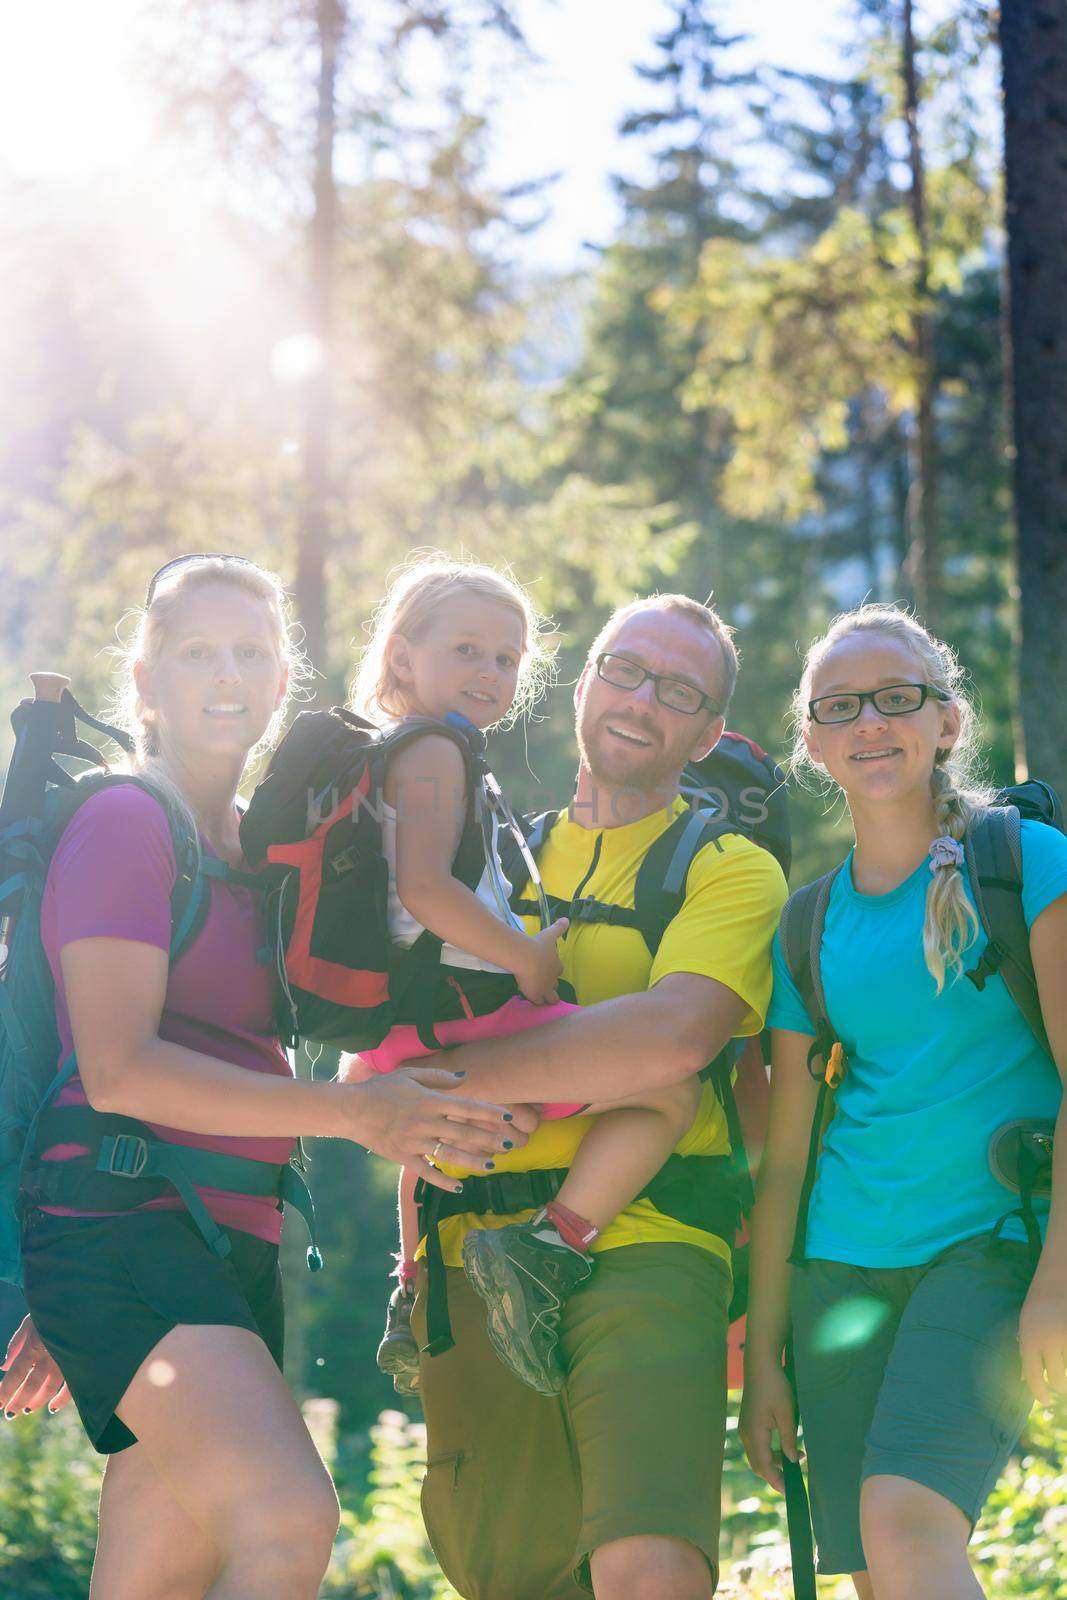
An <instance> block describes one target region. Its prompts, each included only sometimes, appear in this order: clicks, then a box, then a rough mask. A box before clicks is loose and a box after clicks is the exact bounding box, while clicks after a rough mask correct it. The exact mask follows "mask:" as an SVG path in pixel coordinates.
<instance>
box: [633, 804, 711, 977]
mask: <svg viewBox="0 0 1067 1600" xmlns="http://www.w3.org/2000/svg"><path fill="white" fill-rule="evenodd" d="M733 831H734V829H733V828H732V826H731V824H730V823H729V822H728V821H727V820H726V819H725V818H720V817H714V816H712V815H710V814H709V813H708V812H706V811H683V812H682V813H681V815H680V816H677V817H675V819H674V821H673V822H672V823H671V825H670V827H669V828H666V829H664V831H663V833H661V834H660V836H659V838H658V839H656V840H655V842H654V843H653V844H652V845H651V847H650V848H649V850H648V852H647V854H646V855H645V859H644V860H643V861H642V863H641V865H640V867H639V868H638V872H637V877H636V879H635V880H634V911H635V913H636V922H637V926H638V928H639V929H640V932H641V935H642V937H643V938H644V941H645V943H646V944H647V945H648V948H649V950H650V952H651V953H652V955H653V956H654V955H655V954H656V951H657V950H658V949H659V947H660V944H661V943H662V941H663V935H664V934H665V933H666V931H667V929H668V927H669V926H670V923H671V922H672V920H673V919H674V918H675V917H676V916H677V915H678V913H679V911H680V910H681V909H682V906H683V905H684V903H685V890H686V883H687V881H688V878H689V869H690V867H691V866H692V865H693V862H694V861H695V860H696V857H697V856H698V855H699V853H700V851H701V850H703V848H704V846H705V845H707V844H714V846H715V847H716V849H717V850H720V851H721V850H722V845H721V844H720V843H719V840H720V839H721V838H722V836H723V834H725V833H731V832H733Z"/></svg>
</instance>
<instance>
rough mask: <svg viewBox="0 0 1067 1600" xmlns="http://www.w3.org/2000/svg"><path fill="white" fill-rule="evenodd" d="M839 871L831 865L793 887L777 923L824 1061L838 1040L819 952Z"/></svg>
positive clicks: (816, 1046) (783, 946)
mask: <svg viewBox="0 0 1067 1600" xmlns="http://www.w3.org/2000/svg"><path fill="white" fill-rule="evenodd" d="M840 871H841V868H840V866H837V867H834V869H833V870H832V871H831V872H827V873H824V874H823V876H822V877H821V878H816V879H815V881H814V882H813V883H806V884H805V885H804V886H803V888H801V889H795V890H794V891H793V893H792V894H791V895H790V896H789V899H788V900H787V901H786V903H785V905H784V906H783V908H782V918H781V922H780V923H779V927H778V932H779V937H780V939H781V943H782V955H783V956H784V957H785V964H786V966H787V967H788V968H789V975H790V977H791V978H792V980H793V982H794V983H795V984H796V986H797V989H798V991H799V993H800V998H801V999H802V1000H803V1002H804V1006H805V1008H806V1010H807V1013H808V1016H809V1017H810V1018H811V1026H812V1033H813V1034H814V1035H815V1049H816V1052H817V1053H818V1054H819V1055H820V1056H822V1058H823V1060H824V1061H825V1060H826V1058H827V1053H828V1051H829V1050H830V1049H831V1048H832V1046H833V1045H834V1044H835V1043H836V1042H837V1034H836V1033H835V1032H834V1028H833V1024H832V1023H831V1021H830V1018H829V1017H828V1016H827V1013H826V996H825V994H824V993H823V983H822V966H821V961H820V954H821V951H822V935H823V928H824V927H825V925H826V909H827V907H828V905H829V904H830V894H831V891H832V890H833V886H834V880H835V879H836V877H837V875H838V873H839V872H840Z"/></svg>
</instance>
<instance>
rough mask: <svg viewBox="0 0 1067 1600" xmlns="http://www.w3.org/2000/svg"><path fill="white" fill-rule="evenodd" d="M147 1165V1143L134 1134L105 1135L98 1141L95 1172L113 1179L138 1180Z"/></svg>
mask: <svg viewBox="0 0 1067 1600" xmlns="http://www.w3.org/2000/svg"><path fill="white" fill-rule="evenodd" d="M147 1165H148V1141H147V1140H146V1139H142V1138H141V1137H140V1136H139V1135H138V1134H135V1133H117V1134H111V1133H109V1134H105V1136H104V1137H103V1138H102V1139H101V1141H100V1154H99V1156H98V1158H97V1163H96V1170H97V1172H110V1173H111V1175H112V1176H113V1177H115V1178H139V1177H140V1176H141V1175H142V1173H143V1172H144V1170H145V1168H146V1167H147Z"/></svg>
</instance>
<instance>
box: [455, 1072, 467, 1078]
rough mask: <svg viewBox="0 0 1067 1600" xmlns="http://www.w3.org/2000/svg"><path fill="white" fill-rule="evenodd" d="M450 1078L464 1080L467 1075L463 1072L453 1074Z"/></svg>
mask: <svg viewBox="0 0 1067 1600" xmlns="http://www.w3.org/2000/svg"><path fill="white" fill-rule="evenodd" d="M452 1076H453V1077H454V1078H465V1077H466V1076H467V1074H466V1073H465V1072H454V1073H453V1074H452Z"/></svg>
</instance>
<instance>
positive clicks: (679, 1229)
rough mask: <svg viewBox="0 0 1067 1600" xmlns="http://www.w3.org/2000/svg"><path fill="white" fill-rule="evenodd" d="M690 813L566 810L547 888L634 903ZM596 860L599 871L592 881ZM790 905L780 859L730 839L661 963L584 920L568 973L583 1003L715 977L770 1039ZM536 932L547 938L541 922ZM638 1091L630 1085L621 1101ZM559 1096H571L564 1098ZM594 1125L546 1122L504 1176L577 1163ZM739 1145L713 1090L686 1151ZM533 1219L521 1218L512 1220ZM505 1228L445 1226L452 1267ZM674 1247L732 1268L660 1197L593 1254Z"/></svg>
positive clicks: (545, 871)
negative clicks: (577, 813)
mask: <svg viewBox="0 0 1067 1600" xmlns="http://www.w3.org/2000/svg"><path fill="white" fill-rule="evenodd" d="M685 806H686V803H685V801H684V800H682V799H681V798H678V799H677V800H676V801H675V802H674V804H673V805H672V806H671V807H670V808H669V809H666V808H665V809H663V810H659V811H656V812H654V813H653V814H652V816H650V817H644V818H642V820H641V821H640V822H632V823H629V824H627V825H626V826H625V827H619V828H603V829H596V828H584V827H581V826H580V825H579V824H578V823H576V822H573V821H572V820H571V819H570V817H569V816H568V815H567V814H566V813H562V814H561V815H560V818H559V820H558V821H557V822H556V824H555V826H554V827H553V829H552V831H551V833H550V834H549V837H548V839H547V841H546V843H545V846H544V848H543V850H542V851H541V854H540V858H539V861H538V866H539V868H540V872H541V878H542V880H543V882H544V886H545V890H546V892H547V893H548V894H550V895H553V896H556V897H557V898H559V899H561V900H569V899H570V898H571V896H572V895H573V894H574V891H575V890H576V889H577V888H578V887H579V885H581V886H582V897H583V898H585V897H586V896H589V897H593V898H595V899H597V900H602V901H604V902H605V903H607V904H609V905H619V906H632V905H633V903H634V882H635V880H636V878H637V873H638V869H639V868H640V866H641V863H642V862H643V860H644V858H645V856H646V854H647V853H648V851H649V849H650V847H651V846H652V844H653V843H654V842H655V840H656V839H658V838H659V836H660V834H661V833H664V832H665V831H666V829H667V828H668V827H669V826H670V825H671V823H672V822H673V821H674V818H675V817H676V816H678V815H679V814H680V812H682V811H683V810H685ZM598 851H599V855H598V854H597V852H598ZM594 858H595V859H596V865H595V868H594V870H593V871H592V873H591V874H590V867H591V866H592V864H593V861H594ZM785 897H786V885H785V878H784V877H783V875H782V870H781V868H780V867H779V865H778V863H777V862H776V861H775V859H774V857H773V856H771V855H768V853H767V852H766V851H765V850H762V849H760V847H759V846H758V845H755V844H753V843H752V842H751V840H748V839H745V838H742V837H741V835H739V834H734V833H730V834H726V835H724V836H723V837H722V838H721V839H719V840H717V841H712V842H711V843H710V844H707V845H705V846H704V848H703V849H702V850H701V851H700V852H699V854H698V855H697V856H696V857H695V858H694V860H693V863H692V865H691V866H690V869H689V876H688V878H687V880H686V897H685V902H684V904H683V906H682V908H681V910H680V911H679V912H678V914H677V916H675V917H674V918H673V919H672V920H671V922H670V924H669V925H668V928H667V931H666V933H665V934H664V936H663V939H662V941H661V943H660V947H659V950H658V951H657V952H656V955H655V958H654V959H653V957H652V956H651V954H650V952H649V949H648V946H647V945H646V943H645V941H644V939H643V937H642V936H641V934H640V933H639V932H638V930H637V929H636V928H621V927H615V926H611V925H610V924H606V923H579V924H577V925H572V926H571V927H570V928H569V929H568V931H567V935H566V938H565V939H564V942H563V976H564V977H565V978H566V979H567V981H568V982H569V983H570V984H571V985H572V986H573V988H574V991H575V994H576V995H577V997H578V1000H579V1003H580V1004H581V1005H583V1006H590V1005H596V1004H597V1003H598V1002H599V1001H601V1000H611V999H614V998H615V997H616V996H617V995H623V994H636V993H639V992H640V991H641V990H645V989H651V988H652V986H653V985H654V984H656V983H658V982H659V980H660V979H661V978H664V977H666V976H667V975H668V973H672V972H693V973H697V974H698V975H699V976H701V977H707V978H715V979H717V980H718V982H719V983H722V984H724V985H725V986H726V987H727V988H728V989H732V990H733V991H734V993H735V994H736V995H738V996H739V997H740V998H741V999H742V1000H743V1001H744V1002H745V1004H746V1005H747V1006H748V1008H749V1009H748V1015H747V1016H746V1017H745V1020H744V1022H743V1024H742V1026H741V1027H740V1029H739V1030H738V1032H739V1034H740V1035H742V1036H746V1037H747V1036H748V1035H750V1034H754V1033H759V1031H760V1030H761V1028H762V1027H763V1020H764V1017H765V1016H766V1012H767V1007H768V1005H769V1003H770V998H771V940H772V939H773V937H774V930H775V928H776V927H777V926H778V915H779V912H780V911H781V908H782V905H783V902H784V901H785ZM528 927H529V931H530V932H536V923H535V922H534V921H533V920H532V919H531V920H530V921H529V923H528ZM629 1092H630V1091H629V1089H628V1087H626V1086H624V1085H620V1094H622V1095H625V1094H628V1093H629ZM559 1098H560V1099H564V1098H566V1096H565V1093H564V1092H563V1091H561V1092H560V1095H559ZM592 1124H593V1118H592V1117H583V1116H577V1117H567V1118H563V1119H561V1120H559V1121H556V1122H542V1123H541V1125H540V1127H539V1128H538V1129H537V1131H536V1132H535V1133H534V1134H532V1135H531V1137H530V1140H529V1143H528V1144H526V1145H524V1146H523V1148H522V1149H521V1150H511V1151H507V1152H505V1153H504V1154H502V1155H499V1156H497V1157H496V1168H497V1171H498V1172H525V1171H530V1170H532V1169H533V1168H548V1167H566V1166H569V1165H570V1164H571V1162H572V1161H573V1160H574V1155H575V1152H576V1151H577V1149H578V1146H579V1144H580V1143H581V1141H582V1138H583V1136H584V1135H585V1133H586V1132H587V1131H588V1129H589V1128H590V1127H591V1126H592ZM729 1148H730V1141H729V1136H728V1134H727V1130H726V1119H725V1116H724V1114H723V1110H722V1107H721V1105H720V1104H719V1101H718V1099H717V1098H716V1095H715V1092H714V1090H713V1089H712V1088H711V1085H710V1084H707V1083H705V1084H704V1086H703V1093H702V1095H701V1099H700V1105H699V1108H698V1111H697V1115H696V1117H695V1119H694V1121H693V1124H692V1126H691V1127H690V1129H689V1131H688V1133H687V1134H686V1135H685V1137H684V1139H682V1140H681V1142H680V1143H679V1144H678V1146H677V1152H678V1154H679V1155H684V1156H689V1155H700V1156H716V1155H726V1154H727V1153H728V1152H729ZM445 1170H446V1171H448V1172H450V1173H453V1174H454V1175H455V1176H456V1177H460V1178H462V1177H467V1176H469V1175H470V1169H465V1168H452V1167H448V1168H445ZM531 1215H532V1212H529V1211H527V1212H518V1213H516V1214H515V1216H513V1217H510V1218H508V1219H506V1220H508V1221H517V1220H522V1219H525V1218H526V1217H529V1216H531ZM503 1220H504V1219H501V1218H500V1217H497V1216H495V1215H487V1216H483V1217H474V1216H470V1215H464V1216H458V1217H449V1218H447V1219H446V1220H445V1221H444V1222H442V1223H441V1230H440V1231H441V1248H442V1253H443V1255H444V1259H445V1262H446V1263H447V1264H448V1265H449V1266H459V1265H460V1263H461V1259H462V1243H463V1237H464V1235H465V1234H466V1233H468V1232H469V1230H470V1229H471V1228H476V1227H501V1226H503ZM668 1242H680V1243H684V1244H695V1245H698V1246H700V1247H701V1248H703V1249H705V1250H709V1251H711V1252H712V1253H713V1254H715V1255H718V1256H721V1257H722V1258H723V1259H725V1260H727V1261H729V1258H730V1251H729V1246H728V1245H727V1244H726V1243H725V1242H724V1241H723V1240H722V1239H719V1238H717V1237H716V1236H715V1235H714V1234H711V1233H705V1232H704V1231H703V1230H701V1229H699V1228H693V1227H689V1226H688V1225H687V1224H686V1223H684V1222H678V1221H677V1220H676V1219H675V1218H674V1217H668V1216H666V1215H665V1214H664V1213H663V1212H661V1211H657V1210H656V1208H655V1206H653V1204H652V1202H651V1201H649V1200H637V1201H635V1202H634V1203H633V1204H632V1205H629V1206H627V1207H626V1209H625V1210H624V1211H623V1212H621V1213H620V1215H619V1216H618V1217H616V1219H615V1221H614V1222H613V1223H612V1224H611V1225H610V1227H607V1228H605V1229H604V1231H603V1233H602V1234H601V1235H600V1237H599V1238H598V1239H597V1241H596V1243H595V1244H594V1246H593V1249H594V1250H610V1249H612V1248H613V1247H615V1246H618V1245H625V1244H648V1243H656V1244H664V1243H668Z"/></svg>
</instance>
